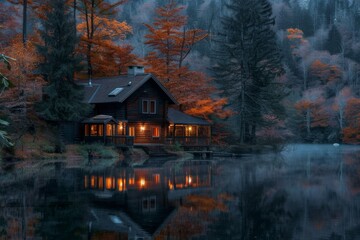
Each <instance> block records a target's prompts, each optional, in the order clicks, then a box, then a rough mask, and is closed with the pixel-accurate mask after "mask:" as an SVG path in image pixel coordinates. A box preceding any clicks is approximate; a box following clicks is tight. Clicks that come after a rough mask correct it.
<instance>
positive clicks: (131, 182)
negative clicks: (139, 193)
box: [129, 177, 135, 185]
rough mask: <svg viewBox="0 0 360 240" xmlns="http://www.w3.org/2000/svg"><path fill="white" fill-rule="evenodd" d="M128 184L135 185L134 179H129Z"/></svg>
mask: <svg viewBox="0 0 360 240" xmlns="http://www.w3.org/2000/svg"><path fill="white" fill-rule="evenodd" d="M129 184H130V185H133V184H135V178H134V177H132V178H129Z"/></svg>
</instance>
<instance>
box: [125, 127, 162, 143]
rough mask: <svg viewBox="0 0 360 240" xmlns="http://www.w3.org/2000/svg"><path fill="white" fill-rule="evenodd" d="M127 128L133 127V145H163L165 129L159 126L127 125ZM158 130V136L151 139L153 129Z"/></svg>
mask: <svg viewBox="0 0 360 240" xmlns="http://www.w3.org/2000/svg"><path fill="white" fill-rule="evenodd" d="M128 126H129V127H135V137H134V143H159V144H162V143H164V140H165V130H166V128H165V127H162V126H161V124H152V123H129V125H128ZM155 127H158V128H160V129H159V130H160V136H159V137H153V128H155Z"/></svg>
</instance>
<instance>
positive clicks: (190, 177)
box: [189, 176, 191, 184]
mask: <svg viewBox="0 0 360 240" xmlns="http://www.w3.org/2000/svg"><path fill="white" fill-rule="evenodd" d="M189 184H191V176H189Z"/></svg>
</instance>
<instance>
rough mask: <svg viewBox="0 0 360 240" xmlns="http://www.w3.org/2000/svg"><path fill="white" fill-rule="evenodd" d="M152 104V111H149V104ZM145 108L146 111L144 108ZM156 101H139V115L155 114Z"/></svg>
mask: <svg viewBox="0 0 360 240" xmlns="http://www.w3.org/2000/svg"><path fill="white" fill-rule="evenodd" d="M152 103H153V104H154V109H153V111H151V104H152ZM144 106H146V109H145V108H144ZM156 111H157V107H156V100H154V99H142V101H141V113H142V114H156Z"/></svg>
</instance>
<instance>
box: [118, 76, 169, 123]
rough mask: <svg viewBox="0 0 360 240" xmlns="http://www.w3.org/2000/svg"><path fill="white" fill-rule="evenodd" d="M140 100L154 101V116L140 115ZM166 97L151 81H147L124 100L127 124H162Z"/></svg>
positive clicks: (164, 117)
mask: <svg viewBox="0 0 360 240" xmlns="http://www.w3.org/2000/svg"><path fill="white" fill-rule="evenodd" d="M142 100H156V114H143V113H142ZM167 101H168V100H167V97H166V96H165V94H164V93H163V91H162V90H161V89H160V88H159V87H158V86H157V85H156V84H155V83H154V82H152V81H148V82H147V83H145V84H144V85H143V86H141V87H140V88H139V89H138V90H137V91H136V92H134V93H133V94H132V95H131V96H130V97H129V98H128V99H127V100H126V103H125V104H126V109H127V116H126V117H127V120H128V121H129V122H152V123H164V122H165V121H166V116H167V106H168V104H167Z"/></svg>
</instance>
